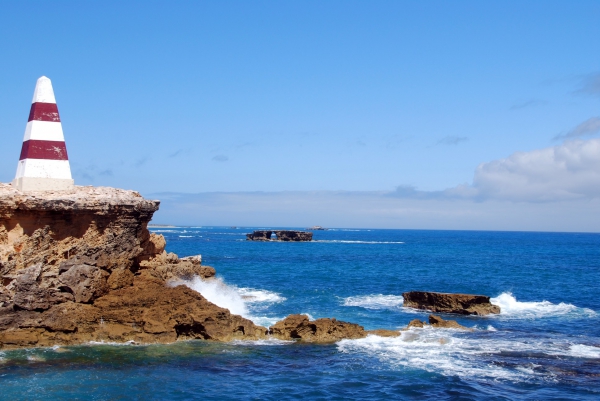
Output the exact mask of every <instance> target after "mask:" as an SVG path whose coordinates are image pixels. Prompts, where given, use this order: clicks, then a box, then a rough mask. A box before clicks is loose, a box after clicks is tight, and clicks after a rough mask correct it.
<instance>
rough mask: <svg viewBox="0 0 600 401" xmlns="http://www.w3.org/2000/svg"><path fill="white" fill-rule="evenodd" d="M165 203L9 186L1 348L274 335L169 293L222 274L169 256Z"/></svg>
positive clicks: (2, 229) (3, 227)
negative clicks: (154, 229)
mask: <svg viewBox="0 0 600 401" xmlns="http://www.w3.org/2000/svg"><path fill="white" fill-rule="evenodd" d="M158 206H159V202H158V201H152V200H146V199H144V198H142V197H141V196H140V195H139V194H138V193H137V192H134V191H124V190H118V189H113V188H98V187H75V188H74V189H73V190H69V191H61V192H56V193H53V192H39V193H33V192H32V193H23V192H19V191H17V190H16V189H14V188H12V187H11V186H10V185H6V184H0V278H1V281H0V348H3V347H4V348H14V347H27V346H42V345H54V344H77V343H81V342H86V341H119V342H120V341H129V340H133V341H139V342H171V341H175V340H177V339H182V338H203V339H208V340H222V341H227V340H230V339H233V338H246V339H255V338H263V337H265V336H266V333H267V330H266V328H264V327H260V326H256V325H254V324H253V323H252V322H251V321H249V320H247V319H244V318H242V317H241V316H237V315H232V314H231V313H230V312H229V311H228V310H227V309H223V308H219V307H217V306H216V305H214V304H212V303H210V302H208V301H207V300H206V299H205V298H204V297H202V295H200V294H199V293H197V292H195V291H193V290H191V289H189V288H188V287H185V286H182V285H180V286H176V287H169V286H168V283H169V282H171V281H178V280H179V281H180V280H182V279H183V280H185V279H190V278H192V277H194V276H200V277H202V278H205V279H210V278H211V277H213V276H214V275H215V270H214V269H213V268H212V267H209V266H203V265H202V263H201V262H202V260H201V258H200V257H199V256H194V257H187V258H179V257H177V255H175V254H172V253H170V254H168V253H167V252H166V251H165V240H164V237H163V236H162V235H156V234H152V233H150V232H149V231H148V229H147V225H148V222H149V221H150V219H151V218H152V215H153V213H154V212H155V211H156V210H157V209H158Z"/></svg>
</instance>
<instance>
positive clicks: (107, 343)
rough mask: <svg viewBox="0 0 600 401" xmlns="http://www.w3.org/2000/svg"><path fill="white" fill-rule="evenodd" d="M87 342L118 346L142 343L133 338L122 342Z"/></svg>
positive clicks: (89, 343)
mask: <svg viewBox="0 0 600 401" xmlns="http://www.w3.org/2000/svg"><path fill="white" fill-rule="evenodd" d="M86 344H88V345H118V346H124V345H140V344H139V343H136V342H135V341H133V340H129V341H125V342H122V343H120V342H116V341H88V342H87V343H86Z"/></svg>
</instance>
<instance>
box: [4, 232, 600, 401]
mask: <svg viewBox="0 0 600 401" xmlns="http://www.w3.org/2000/svg"><path fill="white" fill-rule="evenodd" d="M253 229H254V228H252V229H226V228H219V227H215V228H176V229H173V228H158V229H154V230H153V231H155V232H159V233H162V234H164V235H165V237H166V238H167V244H168V245H167V250H168V251H172V252H175V253H177V254H179V255H180V256H189V255H194V254H202V256H203V263H204V264H207V265H211V266H213V267H215V268H216V269H217V274H218V277H219V281H217V282H215V283H212V284H207V283H203V282H200V281H196V282H189V283H187V284H188V285H189V286H191V287H192V288H196V289H197V290H199V291H200V292H202V293H203V294H204V295H205V296H206V297H207V298H208V299H210V300H211V301H213V302H215V303H217V304H218V305H221V306H224V307H228V308H229V309H231V310H232V311H235V312H236V313H239V314H242V315H244V316H246V317H248V318H250V319H252V320H253V321H255V322H256V323H258V324H262V325H269V324H272V323H274V322H275V321H277V320H279V319H281V318H283V317H285V316H287V315H288V314H290V313H306V314H309V315H310V316H311V318H319V317H331V316H334V317H336V318H338V319H340V320H347V321H351V322H356V323H359V324H361V325H363V326H365V328H367V329H375V328H387V329H398V328H401V327H404V326H406V324H407V323H408V322H409V321H410V320H412V319H414V318H419V319H421V320H426V319H427V315H428V314H427V313H426V312H423V311H417V310H413V309H408V308H403V307H402V296H401V294H402V292H405V291H410V290H428V291H444V292H466V293H478V294H486V295H490V296H492V297H493V303H495V304H497V305H500V306H501V308H502V313H501V314H500V315H498V316H488V317H452V316H444V317H445V318H453V319H456V320H458V321H459V323H461V324H463V325H465V326H469V327H474V328H475V331H473V332H462V331H457V330H450V329H447V330H443V329H438V330H433V329H412V330H410V331H409V332H407V333H403V335H402V336H401V337H399V338H381V337H376V336H370V337H368V338H366V339H361V340H344V341H340V342H338V343H336V344H330V345H307V344H293V343H286V342H280V341H261V342H249V343H230V344H214V343H207V342H202V341H190V342H181V343H177V344H172V345H147V346H134V345H110V344H103V345H98V344H95V345H86V346H79V347H66V348H63V347H60V348H55V349H53V348H46V349H33V350H18V351H4V352H2V351H0V399H55V398H72V399H90V398H91V399H137V398H145V399H295V398H299V397H305V398H310V399H346V398H354V399H384V398H386V399H387V398H394V399H413V398H415V399H416V398H436V399H465V400H484V399H485V400H490V399H492V400H495V399H531V400H534V399H598V398H600V325H599V323H600V317H599V313H600V299H599V298H598V297H597V293H598V290H599V289H600V285H599V284H598V283H599V282H600V235H599V234H564V233H516V232H514V233H512V232H473V231H412V230H329V231H316V232H315V239H316V241H315V242H312V243H276V242H271V243H264V242H249V241H245V240H244V239H245V236H244V234H245V233H247V232H251V231H252V230H253Z"/></svg>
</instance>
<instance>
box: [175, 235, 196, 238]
mask: <svg viewBox="0 0 600 401" xmlns="http://www.w3.org/2000/svg"><path fill="white" fill-rule="evenodd" d="M179 238H194V235H180V236H179Z"/></svg>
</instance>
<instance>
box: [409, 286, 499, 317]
mask: <svg viewBox="0 0 600 401" xmlns="http://www.w3.org/2000/svg"><path fill="white" fill-rule="evenodd" d="M402 296H403V297H404V305H403V306H405V307H410V308H416V309H425V310H430V311H432V312H444V313H457V314H461V315H480V316H484V315H489V314H498V313H500V307H499V306H497V305H492V304H491V303H490V297H487V296H485V295H471V294H449V293H442V292H425V291H410V292H405V293H403V294H402Z"/></svg>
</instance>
